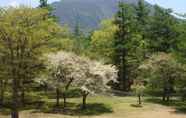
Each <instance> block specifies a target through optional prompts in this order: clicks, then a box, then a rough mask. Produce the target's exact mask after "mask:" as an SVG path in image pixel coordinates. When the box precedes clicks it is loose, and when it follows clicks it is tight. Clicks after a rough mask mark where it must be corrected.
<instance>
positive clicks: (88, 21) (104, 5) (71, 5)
mask: <svg viewBox="0 0 186 118" xmlns="http://www.w3.org/2000/svg"><path fill="white" fill-rule="evenodd" d="M119 1H122V2H124V3H126V4H132V5H137V3H138V1H139V0H62V1H59V2H54V3H53V4H52V5H51V6H52V7H53V8H54V15H55V16H56V17H58V18H59V19H58V20H59V22H60V24H62V25H64V24H67V25H69V27H70V28H72V29H74V28H75V27H76V25H77V24H79V25H80V27H81V28H82V29H83V31H84V32H85V31H86V32H87V30H88V31H91V30H93V29H95V28H98V26H99V24H100V22H101V21H102V20H103V19H107V18H112V17H113V16H114V14H115V13H116V12H117V5H118V2H119ZM146 4H147V5H148V6H149V7H151V5H150V4H148V3H146Z"/></svg>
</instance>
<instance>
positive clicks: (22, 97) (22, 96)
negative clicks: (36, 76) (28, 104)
mask: <svg viewBox="0 0 186 118" xmlns="http://www.w3.org/2000/svg"><path fill="white" fill-rule="evenodd" d="M21 104H22V106H23V107H24V106H25V90H24V88H22V91H21Z"/></svg>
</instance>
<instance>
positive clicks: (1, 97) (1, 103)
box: [0, 80, 4, 106]
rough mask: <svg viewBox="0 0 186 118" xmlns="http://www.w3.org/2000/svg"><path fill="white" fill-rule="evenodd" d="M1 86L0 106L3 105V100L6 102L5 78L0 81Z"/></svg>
mask: <svg viewBox="0 0 186 118" xmlns="http://www.w3.org/2000/svg"><path fill="white" fill-rule="evenodd" d="M0 84H1V85H0V86H1V92H0V93H1V95H0V106H3V102H4V86H3V85H4V82H3V80H1V81H0Z"/></svg>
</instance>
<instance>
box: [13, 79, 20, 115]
mask: <svg viewBox="0 0 186 118" xmlns="http://www.w3.org/2000/svg"><path fill="white" fill-rule="evenodd" d="M12 84H13V85H12V89H13V90H12V91H13V95H12V113H11V118H19V113H18V108H19V100H18V97H19V96H18V81H17V79H16V78H14V79H13V82H12Z"/></svg>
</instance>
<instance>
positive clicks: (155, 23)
mask: <svg viewBox="0 0 186 118" xmlns="http://www.w3.org/2000/svg"><path fill="white" fill-rule="evenodd" d="M154 9H155V11H154V15H153V17H152V21H151V26H150V32H149V34H150V36H149V39H150V41H149V42H150V47H151V50H152V51H155V52H157V51H160V52H170V51H171V50H173V49H176V48H177V47H176V46H177V43H178V38H177V37H178V35H179V33H178V32H177V30H176V26H177V24H178V21H177V19H176V18H175V17H174V16H172V15H171V13H172V11H171V10H170V9H163V8H161V7H159V6H157V5H156V6H155V7H154Z"/></svg>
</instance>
